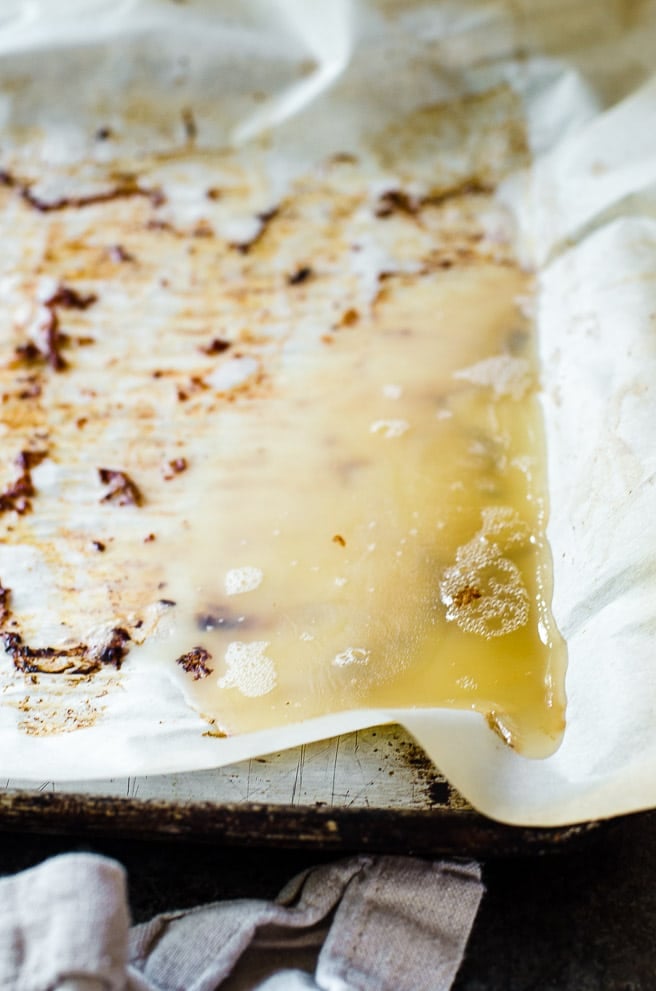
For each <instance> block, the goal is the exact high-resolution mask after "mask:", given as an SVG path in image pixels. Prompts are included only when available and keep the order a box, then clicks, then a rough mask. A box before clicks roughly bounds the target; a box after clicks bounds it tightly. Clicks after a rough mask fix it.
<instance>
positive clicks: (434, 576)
mask: <svg viewBox="0 0 656 991" xmlns="http://www.w3.org/2000/svg"><path fill="white" fill-rule="evenodd" d="M140 169H141V170H140V173H139V180H138V187H139V188H140V189H144V190H147V191H148V192H147V193H145V194H143V195H142V194H141V193H139V194H136V195H135V194H134V192H130V191H129V190H130V189H133V186H131V187H129V188H128V187H126V190H125V195H121V196H118V197H116V198H112V197H108V198H106V199H104V200H103V199H102V198H99V200H98V202H91V201H90V202H88V203H86V204H85V205H83V206H82V207H80V205H79V203H78V204H77V205H74V206H66V205H65V206H63V207H60V206H58V207H57V209H53V210H52V211H50V212H48V211H45V212H43V211H42V210H40V209H38V208H37V207H35V205H34V203H30V202H28V201H26V199H25V197H24V196H21V195H20V187H19V186H17V185H16V183H14V184H11V183H7V184H6V187H5V190H4V192H3V193H2V196H3V204H2V207H3V215H4V217H5V224H7V225H9V226H13V227H14V229H15V230H16V231H17V232H18V233H19V235H20V236H18V237H16V238H15V240H14V241H13V242H12V243H11V244H7V243H5V246H4V249H3V271H4V275H3V287H4V295H5V299H7V301H8V304H7V306H6V307H5V308H4V310H3V313H2V316H1V317H0V319H1V321H2V326H1V331H2V337H3V342H4V344H3V349H4V354H5V362H4V368H3V370H2V388H3V391H4V395H5V399H4V403H3V411H2V416H3V430H4V444H5V448H6V450H7V451H8V452H9V455H10V456H9V457H8V458H7V460H6V463H5V473H6V475H7V477H6V479H5V478H3V480H2V484H3V486H5V485H6V486H9V485H10V484H11V482H12V481H13V477H14V475H15V469H14V467H12V462H11V456H12V455H16V456H18V455H19V452H20V451H25V450H29V451H38V452H40V453H44V452H45V457H43V458H42V459H41V460H40V462H39V463H38V464H35V466H34V467H33V468H32V469H31V476H32V480H33V488H34V496H33V497H32V498H31V503H32V505H31V507H30V509H31V511H30V512H26V513H24V514H19V513H16V512H14V511H7V512H4V513H3V514H2V517H1V522H2V525H3V527H4V538H3V539H4V545H3V548H2V553H1V554H0V578H1V579H2V583H3V586H4V587H6V588H10V589H11V600H10V601H11V618H10V619H7V624H9V625H8V626H7V628H11V629H14V630H16V631H18V632H19V633H20V634H21V636H22V637H23V641H24V642H26V643H28V644H30V645H32V646H33V647H38V646H45V645H51V646H56V647H58V646H66V645H71V644H79V643H81V642H84V643H85V644H92V645H93V644H94V643H99V644H102V643H103V642H104V641H103V637H106V635H107V631H110V630H115V629H116V628H120V629H123V630H125V631H127V632H128V633H129V635H130V637H131V641H130V645H129V653H128V656H127V660H126V662H125V663H127V664H140V663H142V664H153V663H157V664H164V665H168V666H169V667H170V670H171V675H172V677H173V678H175V679H179V680H180V681H181V683H182V684H183V685H184V689H185V692H186V693H187V694H188V697H189V699H190V701H191V702H192V704H193V705H194V706H196V707H198V709H199V710H200V711H201V712H202V713H203V714H205V715H206V716H208V717H209V718H211V719H212V720H213V721H214V723H215V725H216V727H217V728H218V729H220V730H221V731H225V732H228V733H235V732H243V731H247V730H253V729H257V728H261V727H265V726H270V725H276V724H282V723H287V722H290V721H297V720H299V719H302V718H305V717H309V716H314V715H317V714H320V713H325V712H329V711H335V710H339V709H344V708H353V707H381V708H385V707H395V708H398V707H401V706H406V705H407V706H417V705H419V706H438V705H439V706H452V707H459V708H475V709H478V710H480V711H482V712H484V713H487V714H488V715H489V717H490V721H491V723H492V724H493V725H494V726H495V727H496V728H497V729H498V730H499V731H500V732H501V733H502V735H504V737H505V738H506V739H507V740H509V741H510V742H512V743H513V744H514V745H516V746H517V747H518V748H519V749H521V750H523V751H524V752H526V753H530V754H539V753H546V752H548V751H549V750H550V749H553V747H554V746H555V744H556V742H557V740H558V738H559V734H560V733H561V731H562V727H563V691H562V678H563V669H564V647H563V645H562V642H561V640H560V638H559V636H558V634H557V631H556V630H555V629H554V625H553V622H552V620H551V617H550V614H549V599H550V582H551V579H550V566H549V550H548V547H547V545H546V542H545V537H544V529H545V523H546V508H545V507H546V504H545V497H546V482H545V478H544V467H543V465H544V450H543V435H542V425H541V420H540V412H539V407H538V403H537V400H536V397H535V392H536V388H537V376H536V367H535V357H534V346H533V340H532V329H531V325H530V321H529V320H528V318H527V316H526V315H525V313H526V304H527V299H528V298H529V297H530V294H531V291H532V286H531V282H530V279H529V277H528V276H527V275H526V274H525V273H523V272H522V271H521V270H520V269H519V267H518V265H517V263H516V260H515V258H514V256H513V251H512V246H511V241H512V233H511V230H510V228H509V225H508V221H507V218H506V217H505V215H504V214H503V212H502V210H501V209H500V208H499V207H498V205H496V204H495V202H494V200H493V199H492V197H491V196H490V195H488V194H487V193H485V192H484V191H483V189H482V188H475V187H466V188H464V189H461V190H460V191H459V192H458V191H456V192H454V193H453V195H449V196H441V197H434V198H433V200H431V198H430V197H427V198H425V199H424V200H422V199H420V198H419V199H416V200H413V199H412V197H410V196H409V195H407V194H404V196H401V195H395V196H390V195H389V193H390V190H389V188H387V189H385V188H381V179H380V177H379V178H378V179H377V180H376V181H375V182H374V181H372V177H371V175H369V174H368V173H367V170H366V169H364V168H361V167H360V166H359V164H358V163H357V161H356V162H354V161H352V160H349V159H348V157H345V158H344V159H343V160H336V161H332V162H327V163H324V167H323V168H322V169H320V170H315V171H314V172H313V173H312V174H310V175H307V176H304V177H301V178H300V179H298V180H297V182H296V184H295V186H294V187H293V189H292V190H291V191H290V192H289V194H288V195H287V196H285V197H284V198H283V199H281V200H279V201H277V202H275V203H271V202H267V200H266V192H265V191H264V189H263V187H260V185H259V184H258V182H259V180H258V179H257V170H253V171H252V172H251V173H248V172H246V173H244V172H239V169H238V166H237V164H236V163H235V162H233V161H231V160H229V159H225V160H223V161H222V163H219V166H217V163H216V162H215V161H213V160H211V159H205V158H201V157H194V156H193V155H186V156H181V157H180V159H170V160H164V161H159V162H152V163H150V164H148V163H141V167H140ZM217 169H218V172H219V174H218V175H217ZM69 180H71V181H72V180H75V181H76V182H77V183H78V186H79V182H80V180H79V177H75V176H73V177H72V179H71V177H69ZM94 182H96V183H97V184H98V183H99V188H100V189H101V191H102V190H103V189H110V190H111V188H112V185H111V182H110V181H109V179H107V177H102V179H101V180H99V179H97V178H96V179H94ZM103 184H104V185H103ZM90 188H91V194H89V195H90V196H91V200H92V199H93V195H92V194H93V190H94V189H95V188H96V186H94V185H93V184H92V186H91V187H90ZM217 188H219V189H222V190H223V191H222V192H221V194H220V195H217V193H216V189H217ZM156 190H161V191H162V195H161V196H158V195H157V193H156V192H153V191H156ZM206 190H212V191H213V192H212V194H211V196H209V197H208V196H206V195H205V191H206ZM190 191H193V196H192V195H191V192H190ZM35 195H36V194H35ZM39 195H41V194H39ZM45 195H46V194H45V193H43V196H44V197H45ZM53 195H54V194H53ZM57 195H59V196H61V194H60V193H58V194H57ZM80 195H81V194H80V193H79V191H78V198H79V196H80ZM194 197H195V198H194ZM41 205H43V203H41ZM235 217H237V218H238V220H239V223H238V224H237V223H236V221H235ZM61 285H65V286H68V287H75V288H76V289H77V290H78V291H79V292H85V293H93V294H95V295H96V296H97V299H96V300H94V301H93V303H92V304H89V305H88V306H87V307H86V308H84V307H74V306H69V307H64V306H62V308H60V309H58V310H57V314H58V320H59V329H60V331H61V332H62V333H64V334H65V335H66V336H65V337H64V338H62V340H61V341H60V354H61V356H63V358H64V360H65V365H66V367H65V368H56V367H55V365H56V362H53V361H48V358H47V355H46V356H45V357H42V358H40V357H39V356H38V355H37V356H36V357H35V356H34V354H33V355H32V361H31V363H30V362H29V361H26V360H25V358H24V356H23V358H21V357H20V352H16V351H15V349H16V348H17V347H18V348H20V347H21V346H24V344H25V342H26V340H32V341H36V342H37V344H38V345H39V346H40V347H42V348H43V334H44V326H45V324H44V321H47V313H44V312H43V307H44V305H45V306H46V309H47V308H48V305H50V304H48V303H47V300H48V299H52V298H53V293H55V292H56V289H57V287H58V286H60V287H61ZM44 300H45V301H46V302H45V303H44ZM39 321H41V323H39ZM44 354H45V352H44ZM23 355H24V352H23ZM37 460H38V459H37ZM102 472H104V474H103V473H102ZM108 473H109V474H108ZM112 473H113V474H112ZM117 473H118V474H117ZM126 479H127V481H128V482H129V483H130V485H133V486H134V489H135V491H136V492H137V494H138V498H137V497H135V496H134V492H133V491H132V490H131V489H130V485H128V484H127V482H126ZM11 623H13V624H14V626H13V627H11V625H10V624H11ZM196 648H201V649H202V652H201V653H193V652H194V651H195V649H196ZM190 652H192V653H191V657H192V658H194V659H196V661H197V658H198V657H199V656H200V657H202V658H203V663H202V665H199V664H198V663H195V664H191V663H187V664H186V665H185V663H180V664H176V660H177V659H184V658H188V657H189V656H190ZM7 663H9V662H7ZM64 677H65V676H64ZM63 697H65V693H63ZM153 704H156V700H153ZM27 708H29V706H27ZM100 712H101V707H96V709H95V710H94V718H97V717H98V716H99V713H100ZM27 723H28V725H27V726H26V727H25V728H28V730H29V725H30V724H29V720H28V721H27ZM64 723H65V720H64ZM64 723H62V721H61V720H60V723H59V724H57V720H56V719H54V720H53V724H54V725H55V727H57V726H58V725H59V729H61V728H70V727H66V726H65V725H64ZM32 725H33V729H32V731H34V732H39V731H40V730H39V726H38V722H37V723H36V729H34V724H32ZM43 731H46V730H43Z"/></svg>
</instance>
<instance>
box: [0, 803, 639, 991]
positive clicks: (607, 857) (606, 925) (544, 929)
mask: <svg viewBox="0 0 656 991" xmlns="http://www.w3.org/2000/svg"><path fill="white" fill-rule="evenodd" d="M72 850H86V851H93V852H96V853H100V854H104V855H105V856H109V857H112V858H114V859H116V860H118V861H120V862H121V863H122V864H123V865H124V866H125V867H126V868H127V871H128V876H129V888H130V900H131V906H132V914H133V918H134V921H135V922H141V921H144V920H146V919H148V918H150V917H151V916H153V915H155V914H157V913H158V912H161V911H165V910H169V909H177V908H184V907H187V906H192V905H196V904H199V903H202V902H207V901H213V900H217V899H223V898H237V897H246V896H248V897H258V898H271V897H273V896H275V895H276V894H277V892H278V890H279V889H280V888H281V887H282V886H283V884H284V883H285V882H286V881H287V880H288V879H289V878H290V877H292V876H293V875H294V874H295V873H297V872H298V871H300V870H303V869H304V868H305V867H309V866H312V865H313V864H317V863H321V862H325V861H326V860H331V859H335V857H334V855H331V856H330V857H328V856H325V855H324V856H322V855H321V854H320V853H317V852H316V851H299V850H289V851H286V850H272V849H265V848H257V849H255V848H239V847H233V848H229V847H222V846H220V845H219V844H217V843H211V844H209V843H205V844H199V843H190V842H188V841H182V840H174V841H168V840H167V841H162V840H153V841H143V840H142V841H137V840H119V839H116V838H111V839H109V838H107V839H105V838H99V837H93V838H92V839H90V838H88V837H84V836H67V837H62V836H41V835H37V834H29V833H24V834H21V835H18V834H16V833H0V874H12V873H15V872H16V871H19V870H22V869H24V868H26V867H31V866H33V865H35V864H38V863H40V862H41V861H42V860H45V859H46V858H47V857H50V856H53V855H55V854H57V853H63V852H66V851H72ZM354 852H357V851H354ZM484 881H485V885H486V888H487V892H486V895H485V896H484V899H483V903H482V907H481V910H480V912H479V916H478V918H477V920H476V923H475V926H474V930H473V933H472V937H471V940H470V943H469V947H468V951H467V955H466V958H465V961H464V964H463V966H462V968H461V971H460V974H459V977H458V979H457V981H456V984H455V985H454V988H455V989H456V991H643V989H644V991H656V813H649V814H642V815H636V816H630V817H627V818H624V819H621V820H617V821H616V822H613V823H607V824H604V825H603V826H602V827H601V828H600V829H599V830H598V831H597V832H596V833H592V834H589V835H587V836H584V837H583V838H582V839H580V840H579V841H578V842H577V843H575V844H574V845H572V846H571V847H570V848H569V849H567V850H565V851H563V850H561V851H559V852H558V853H552V854H550V855H547V856H531V857H524V858H522V857H515V858H513V859H505V860H488V861H487V862H486V863H485V864H484Z"/></svg>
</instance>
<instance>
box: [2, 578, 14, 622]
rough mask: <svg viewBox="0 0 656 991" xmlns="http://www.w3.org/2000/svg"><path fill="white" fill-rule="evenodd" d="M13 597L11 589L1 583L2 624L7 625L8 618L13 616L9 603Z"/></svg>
mask: <svg viewBox="0 0 656 991" xmlns="http://www.w3.org/2000/svg"><path fill="white" fill-rule="evenodd" d="M10 599H11V589H10V588H5V587H4V585H2V584H1V583H0V626H5V624H6V623H7V620H8V619H9V617H10V616H11V608H10V605H9V602H10Z"/></svg>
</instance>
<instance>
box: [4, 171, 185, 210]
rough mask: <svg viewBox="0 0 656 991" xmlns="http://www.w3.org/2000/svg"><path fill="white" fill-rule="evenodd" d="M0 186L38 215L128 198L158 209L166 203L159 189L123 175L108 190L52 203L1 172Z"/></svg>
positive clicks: (16, 178) (63, 197) (30, 187)
mask: <svg viewBox="0 0 656 991" xmlns="http://www.w3.org/2000/svg"><path fill="white" fill-rule="evenodd" d="M0 185H3V186H7V187H8V188H10V189H15V190H16V192H17V193H18V195H19V196H20V198H21V199H22V200H23V201H24V202H25V203H27V204H28V205H29V206H31V207H32V208H33V209H34V210H38V211H39V213H53V212H56V211H59V210H68V209H82V208H83V207H87V206H96V205H98V204H102V203H111V202H112V200H124V199H131V198H133V197H143V198H145V199H147V200H149V201H150V203H151V204H152V205H153V206H156V207H157V206H161V205H162V204H163V203H164V202H165V200H166V198H165V196H164V194H163V193H162V191H161V189H148V188H146V187H144V186H140V185H139V182H138V180H137V179H136V178H135V177H134V176H124V177H122V178H121V179H120V181H119V182H117V183H115V184H114V185H113V186H111V187H110V188H109V189H104V190H101V191H99V192H96V193H88V194H86V195H82V196H59V197H56V198H55V199H53V200H46V199H43V198H42V197H40V196H38V195H37V194H36V193H35V192H34V191H33V188H32V184H31V183H29V182H27V181H25V180H23V179H19V178H18V177H17V176H15V175H13V174H12V173H11V172H7V171H6V170H4V169H2V170H0Z"/></svg>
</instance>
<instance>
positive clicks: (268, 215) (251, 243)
mask: <svg viewBox="0 0 656 991" xmlns="http://www.w3.org/2000/svg"><path fill="white" fill-rule="evenodd" d="M279 213H280V207H278V206H274V207H272V208H271V209H270V210H265V211H264V212H263V213H258V215H257V219H258V221H259V223H260V227H259V230H258V231H257V233H256V234H254V235H253V237H252V238H250V240H248V241H237V242H234V243H233V244H232V247H233V248H235V249H236V250H237V251H240V252H241V253H242V255H247V254H248V253H249V252H250V251H252V250H253V248H255V247H256V246H257V245H258V244H259V243H260V242H261V241H262V239H263V238H264V235H265V234H266V232H267V231H268V229H269V226H270V225H271V223H272V222H273V221H274V220H275V219H276V217H277V216H278V214H279Z"/></svg>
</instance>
